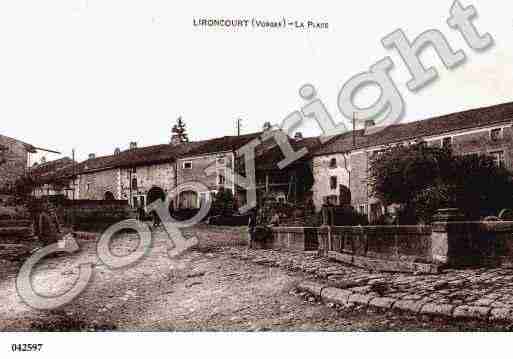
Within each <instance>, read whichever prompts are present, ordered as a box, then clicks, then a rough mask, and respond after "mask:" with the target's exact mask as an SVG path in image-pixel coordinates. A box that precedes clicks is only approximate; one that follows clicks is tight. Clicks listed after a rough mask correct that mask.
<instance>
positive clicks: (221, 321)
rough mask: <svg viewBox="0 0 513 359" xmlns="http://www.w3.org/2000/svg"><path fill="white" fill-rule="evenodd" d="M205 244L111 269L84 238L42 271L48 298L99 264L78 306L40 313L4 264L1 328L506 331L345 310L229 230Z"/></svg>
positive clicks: (131, 238) (206, 236) (162, 246)
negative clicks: (262, 260)
mask: <svg viewBox="0 0 513 359" xmlns="http://www.w3.org/2000/svg"><path fill="white" fill-rule="evenodd" d="M186 232H187V235H189V236H190V235H191V234H192V233H194V234H196V236H198V238H199V239H200V244H199V246H198V247H197V248H194V249H192V250H189V251H187V252H186V253H184V254H182V255H181V256H180V257H179V258H176V259H174V260H171V259H170V258H169V257H168V255H167V249H168V242H167V237H166V235H165V233H164V232H162V231H156V232H154V235H153V237H154V238H153V248H152V250H151V253H150V254H149V255H148V256H147V257H145V258H144V259H143V260H141V261H140V262H139V263H137V264H136V265H134V266H131V267H129V268H125V269H120V270H111V269H109V268H107V267H106V266H105V265H104V264H103V263H102V262H101V261H100V260H99V259H98V258H97V256H96V243H95V240H91V239H89V240H79V245H80V247H81V250H80V252H78V253H77V254H75V255H73V256H61V257H56V258H51V259H47V260H44V261H43V262H42V263H41V264H40V265H39V266H38V268H37V269H36V274H35V275H34V285H35V288H36V289H37V290H38V291H40V292H41V293H44V294H52V293H57V292H59V291H61V290H63V289H65V288H68V287H69V286H71V285H72V284H73V283H74V281H75V279H76V278H77V276H78V267H77V266H78V264H80V263H93V264H94V271H95V275H94V278H93V280H92V281H91V283H90V285H89V286H88V287H87V289H86V290H85V291H84V292H83V293H82V294H81V295H80V296H79V297H78V298H77V299H75V300H74V301H73V302H71V303H69V304H67V305H65V306H63V307H61V308H59V309H56V310H52V311H40V310H35V309H32V308H30V307H28V306H26V305H25V304H24V303H22V302H21V300H20V298H19V297H18V295H17V293H16V290H15V276H16V272H17V268H16V267H17V266H16V264H14V263H11V262H8V261H0V268H1V270H2V271H1V273H2V274H1V277H0V298H2V299H1V303H2V306H1V307H0V330H2V331H30V330H36V331H37V330H44V331H47V330H62V331H77V330H78V331H86V330H96V331H98V330H120V331H192V330H194V331H205V330H209V331H269V330H271V331H292V330H293V331H378V330H379V331H386V330H393V331H398V330H437V331H440V330H448V331H453V330H505V329H509V327H507V326H505V325H503V324H501V323H493V322H484V321H471V320H463V319H461V320H455V319H445V318H438V317H432V316H426V315H411V314H407V313H403V312H396V311H387V312H383V311H379V310H376V309H367V308H364V307H358V306H351V307H347V306H345V307H341V306H336V305H333V304H330V303H321V302H319V301H318V299H317V298H314V297H312V296H310V295H309V294H308V293H304V292H298V291H297V290H296V289H295V287H296V284H297V283H298V282H299V281H303V280H305V279H308V277H309V275H308V274H306V273H304V272H303V271H295V270H291V269H285V268H279V267H270V266H266V265H262V264H259V263H254V262H252V261H247V260H242V259H240V258H237V256H235V255H234V253H233V251H234V248H238V249H235V250H236V251H237V252H238V253H240V251H241V247H240V246H241V245H243V244H244V240H243V238H235V239H234V238H233V236H232V237H230V236H227V235H226V233H227V231H226V230H225V229H223V228H219V227H206V226H199V227H195V228H193V229H189V230H187V231H186ZM136 244H137V237H136V236H135V235H132V234H124V235H120V236H119V237H118V238H117V239H116V240H115V241H113V246H112V250H113V251H114V252H115V253H117V254H119V255H122V254H126V253H129V252H130V251H131V250H133V249H134V248H135V246H136Z"/></svg>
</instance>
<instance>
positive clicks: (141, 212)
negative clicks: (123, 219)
mask: <svg viewBox="0 0 513 359" xmlns="http://www.w3.org/2000/svg"><path fill="white" fill-rule="evenodd" d="M137 214H138V216H139V221H141V222H142V221H144V208H142V206H139V207H137Z"/></svg>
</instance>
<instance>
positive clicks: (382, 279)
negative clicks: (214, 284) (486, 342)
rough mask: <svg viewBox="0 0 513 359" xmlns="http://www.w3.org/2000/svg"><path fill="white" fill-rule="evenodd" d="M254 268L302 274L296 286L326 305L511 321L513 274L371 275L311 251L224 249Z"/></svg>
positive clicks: (503, 270)
mask: <svg viewBox="0 0 513 359" xmlns="http://www.w3.org/2000/svg"><path fill="white" fill-rule="evenodd" d="M226 250H227V251H228V252H229V253H230V254H231V255H232V256H233V257H236V258H239V259H243V260H248V261H251V262H253V263H256V264H260V265H266V266H273V267H281V268H284V269H287V270H291V271H302V272H304V273H306V274H307V275H308V278H309V279H311V280H312V282H307V283H304V285H303V286H301V285H300V289H303V290H307V291H309V292H311V293H313V294H315V295H317V296H321V297H322V298H323V299H325V300H328V301H333V302H337V303H338V304H359V305H370V306H373V307H381V308H385V309H399V310H406V311H410V312H416V313H423V314H433V315H443V316H452V317H458V318H480V319H491V320H505V321H508V322H511V321H513V269H506V268H478V269H476V268H473V269H447V270H444V271H443V272H442V273H440V274H431V275H414V274H405V273H381V272H379V273H378V272H370V271H368V270H365V269H361V268H357V267H352V266H348V265H345V264H342V263H337V262H335V261H332V260H329V259H327V258H322V257H319V256H318V255H317V254H316V253H312V252H304V253H301V252H284V251H274V250H251V249H245V248H226Z"/></svg>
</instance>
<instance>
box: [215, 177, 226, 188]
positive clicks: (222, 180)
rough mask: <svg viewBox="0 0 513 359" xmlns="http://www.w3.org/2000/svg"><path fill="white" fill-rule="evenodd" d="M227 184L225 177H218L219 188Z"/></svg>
mask: <svg viewBox="0 0 513 359" xmlns="http://www.w3.org/2000/svg"><path fill="white" fill-rule="evenodd" d="M225 183H226V178H225V177H224V176H223V175H218V176H217V184H218V185H219V186H222V185H224V184H225Z"/></svg>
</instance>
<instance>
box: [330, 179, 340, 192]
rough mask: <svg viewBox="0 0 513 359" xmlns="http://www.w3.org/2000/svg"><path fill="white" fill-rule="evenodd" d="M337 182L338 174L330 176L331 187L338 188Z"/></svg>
mask: <svg viewBox="0 0 513 359" xmlns="http://www.w3.org/2000/svg"><path fill="white" fill-rule="evenodd" d="M337 182H338V179H337V176H331V177H330V188H331V189H337V184H338V183H337Z"/></svg>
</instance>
